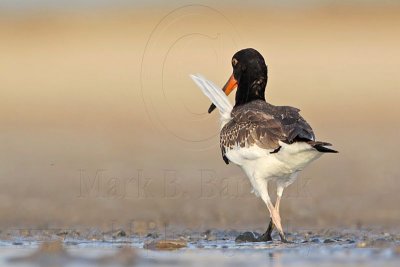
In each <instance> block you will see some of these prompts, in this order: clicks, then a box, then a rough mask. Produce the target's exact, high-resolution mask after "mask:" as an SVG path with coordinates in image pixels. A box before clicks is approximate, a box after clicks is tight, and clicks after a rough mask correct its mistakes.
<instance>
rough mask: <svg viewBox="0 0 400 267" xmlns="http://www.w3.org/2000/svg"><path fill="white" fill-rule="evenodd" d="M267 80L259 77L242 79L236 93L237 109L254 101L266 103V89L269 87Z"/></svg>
mask: <svg viewBox="0 0 400 267" xmlns="http://www.w3.org/2000/svg"><path fill="white" fill-rule="evenodd" d="M267 80H268V79H267V77H259V78H256V79H248V78H247V77H242V78H241V79H240V81H239V84H238V88H237V92H236V98H235V107H237V106H240V105H243V104H246V103H249V102H251V101H254V100H263V101H265V87H266V85H267Z"/></svg>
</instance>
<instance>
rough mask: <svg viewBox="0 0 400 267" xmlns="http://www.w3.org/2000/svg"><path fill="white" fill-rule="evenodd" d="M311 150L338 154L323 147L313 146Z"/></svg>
mask: <svg viewBox="0 0 400 267" xmlns="http://www.w3.org/2000/svg"><path fill="white" fill-rule="evenodd" d="M313 148H315V149H316V150H318V151H319V152H322V153H339V152H338V151H336V150H333V149H330V148H327V147H324V146H323V145H314V146H313Z"/></svg>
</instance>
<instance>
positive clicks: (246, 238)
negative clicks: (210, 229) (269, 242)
mask: <svg viewBox="0 0 400 267" xmlns="http://www.w3.org/2000/svg"><path fill="white" fill-rule="evenodd" d="M259 236H260V235H259V234H257V233H254V232H244V233H243V234H240V235H238V236H237V237H236V239H235V242H238V243H241V242H257V241H258V238H259Z"/></svg>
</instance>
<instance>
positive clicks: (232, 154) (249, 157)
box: [226, 142, 322, 180]
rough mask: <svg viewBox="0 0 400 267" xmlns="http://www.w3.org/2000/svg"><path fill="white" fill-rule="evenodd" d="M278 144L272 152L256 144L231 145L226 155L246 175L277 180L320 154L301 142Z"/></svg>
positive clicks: (290, 173) (298, 169)
mask: <svg viewBox="0 0 400 267" xmlns="http://www.w3.org/2000/svg"><path fill="white" fill-rule="evenodd" d="M280 145H281V148H280V150H279V151H278V152H277V153H272V154H271V152H272V151H273V150H268V149H262V148H260V147H258V146H256V145H253V146H251V147H233V148H232V149H228V150H227V152H226V156H227V158H228V159H229V160H230V161H231V162H233V163H234V164H237V165H239V166H241V167H242V168H243V170H244V171H245V172H246V174H247V175H248V176H252V177H260V178H264V179H267V180H270V179H274V180H276V179H278V180H279V179H288V178H289V177H290V176H291V175H292V174H294V173H296V172H298V171H301V170H302V169H303V168H304V167H306V166H307V165H308V164H309V163H311V162H312V161H313V160H315V159H317V158H319V157H320V156H321V155H322V153H320V152H318V151H317V150H315V149H314V148H313V147H311V146H310V145H308V144H306V143H303V142H298V143H293V144H286V143H283V142H280Z"/></svg>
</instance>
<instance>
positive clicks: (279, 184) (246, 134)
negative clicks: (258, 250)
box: [191, 48, 338, 242]
mask: <svg viewBox="0 0 400 267" xmlns="http://www.w3.org/2000/svg"><path fill="white" fill-rule="evenodd" d="M231 64H232V69H233V71H232V75H231V76H230V78H229V79H228V81H227V82H226V84H225V85H224V86H223V88H222V90H221V88H219V87H218V86H216V85H215V84H214V83H212V82H211V81H208V80H206V79H205V78H204V77H203V76H201V75H200V74H197V75H191V78H192V79H193V80H194V82H195V83H196V84H197V85H198V86H199V87H200V89H201V90H202V91H203V93H204V94H205V95H206V96H207V97H208V98H209V99H210V100H211V102H212V104H211V106H210V108H209V109H208V113H211V112H212V111H213V110H214V109H215V108H217V109H218V110H219V112H220V121H221V131H220V148H221V154H222V159H223V160H224V162H225V163H226V164H229V163H233V164H236V165H238V166H239V167H240V168H241V169H242V170H243V171H244V173H245V174H246V176H247V177H248V179H249V180H250V183H251V186H252V188H253V192H254V193H255V194H256V195H257V196H259V197H260V198H261V199H262V200H263V202H264V203H265V205H266V206H267V209H268V211H269V220H270V222H269V224H268V228H267V230H266V232H265V233H264V234H263V235H261V236H260V237H259V241H271V240H272V237H271V233H272V231H273V229H274V228H276V229H277V231H278V233H279V236H280V240H281V241H282V242H288V240H287V239H286V236H285V233H284V231H283V228H282V220H281V216H280V202H281V198H282V195H283V191H284V189H285V188H287V187H288V186H289V185H291V184H292V183H293V182H294V181H295V180H296V178H297V176H298V174H299V172H300V171H302V170H303V169H304V168H305V167H306V166H307V165H309V164H310V163H311V162H312V161H314V160H316V159H318V158H319V157H320V156H322V155H323V154H325V153H338V151H336V150H333V149H331V148H328V146H331V144H330V143H328V142H322V141H316V139H315V134H314V131H313V129H312V128H311V126H310V125H309V124H308V123H307V121H306V120H305V119H304V118H303V117H302V116H301V115H300V114H299V112H300V110H299V109H297V108H294V107H290V106H275V105H272V104H270V103H268V102H267V101H266V99H265V89H266V86H267V82H268V67H267V65H266V63H265V60H264V58H263V56H262V55H261V54H260V53H259V52H258V51H257V50H255V49H253V48H246V49H242V50H240V51H238V52H236V53H235V54H234V55H233V57H232V60H231ZM234 89H237V90H236V96H235V105H234V106H232V104H231V103H230V101H229V99H228V97H227V96H228V95H229V94H230V93H231V92H232V91H233V90H234ZM269 182H275V183H276V188H277V190H276V201H275V205H274V204H273V202H272V200H271V197H270V195H269V192H268V185H269Z"/></svg>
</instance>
